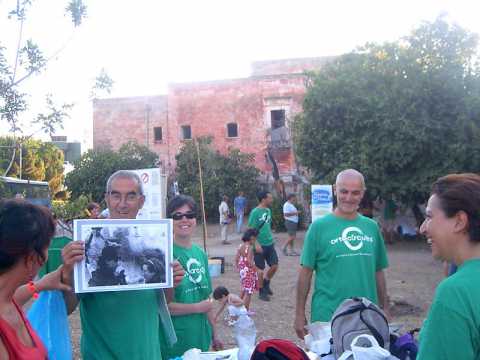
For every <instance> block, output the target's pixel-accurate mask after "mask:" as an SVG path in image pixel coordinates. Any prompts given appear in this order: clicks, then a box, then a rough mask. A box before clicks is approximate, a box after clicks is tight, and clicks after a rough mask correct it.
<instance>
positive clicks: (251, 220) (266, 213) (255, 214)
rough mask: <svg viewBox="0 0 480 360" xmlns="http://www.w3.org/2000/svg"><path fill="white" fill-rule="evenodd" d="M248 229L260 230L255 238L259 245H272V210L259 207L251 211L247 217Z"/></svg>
mask: <svg viewBox="0 0 480 360" xmlns="http://www.w3.org/2000/svg"><path fill="white" fill-rule="evenodd" d="M262 224H263V225H262ZM260 226H261V227H260ZM248 227H249V228H252V229H257V230H258V229H259V228H260V232H259V234H258V236H257V240H258V242H259V243H260V245H263V246H267V245H272V244H273V236H272V210H270V209H269V208H261V207H256V208H255V209H253V210H252V212H251V213H250V216H249V217H248Z"/></svg>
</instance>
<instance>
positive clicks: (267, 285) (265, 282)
mask: <svg viewBox="0 0 480 360" xmlns="http://www.w3.org/2000/svg"><path fill="white" fill-rule="evenodd" d="M263 288H264V289H265V291H266V293H267V294H268V295H273V292H272V289H270V280H267V279H263Z"/></svg>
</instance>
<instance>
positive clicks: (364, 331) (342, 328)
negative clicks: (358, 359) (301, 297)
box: [331, 297, 390, 359]
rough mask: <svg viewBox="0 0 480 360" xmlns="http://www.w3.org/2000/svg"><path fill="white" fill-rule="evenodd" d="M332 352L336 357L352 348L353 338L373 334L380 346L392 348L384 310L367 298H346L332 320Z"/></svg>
mask: <svg viewBox="0 0 480 360" xmlns="http://www.w3.org/2000/svg"><path fill="white" fill-rule="evenodd" d="M331 326H332V352H333V355H334V357H335V359H338V358H340V356H341V355H342V354H343V353H344V352H345V351H348V350H352V348H351V344H352V342H353V339H355V338H356V337H357V336H359V335H372V336H373V337H374V338H375V340H376V341H377V343H378V344H379V346H380V347H381V348H384V349H389V348H390V329H389V327H388V321H387V318H386V316H385V314H384V312H383V311H382V310H381V309H380V308H379V307H378V306H377V305H375V304H374V303H372V302H371V301H370V300H368V299H366V298H357V297H355V298H351V299H346V300H344V301H343V302H342V303H341V304H340V306H339V307H338V308H337V310H335V313H334V314H333V316H332V320H331Z"/></svg>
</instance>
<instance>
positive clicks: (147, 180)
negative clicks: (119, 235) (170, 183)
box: [131, 168, 167, 220]
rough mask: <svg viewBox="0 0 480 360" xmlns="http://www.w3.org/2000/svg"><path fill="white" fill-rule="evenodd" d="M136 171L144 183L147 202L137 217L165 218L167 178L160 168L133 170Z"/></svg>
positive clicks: (146, 218)
mask: <svg viewBox="0 0 480 360" xmlns="http://www.w3.org/2000/svg"><path fill="white" fill-rule="evenodd" d="M131 171H133V172H134V173H136V174H137V175H138V176H139V177H140V180H141V181H142V184H143V192H144V194H145V204H144V205H143V208H142V209H140V211H139V212H138V215H137V219H142V220H159V219H164V218H165V207H166V201H167V200H166V199H167V197H166V192H165V190H166V179H165V176H164V175H161V174H160V169H159V168H154V169H141V170H131Z"/></svg>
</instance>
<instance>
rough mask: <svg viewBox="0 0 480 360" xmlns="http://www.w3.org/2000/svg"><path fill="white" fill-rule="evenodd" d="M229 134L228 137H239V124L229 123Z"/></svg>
mask: <svg viewBox="0 0 480 360" xmlns="http://www.w3.org/2000/svg"><path fill="white" fill-rule="evenodd" d="M227 136H228V137H238V125H237V123H229V124H227Z"/></svg>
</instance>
